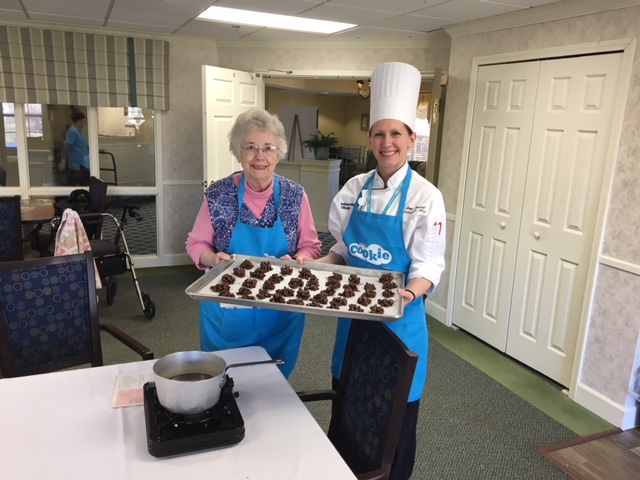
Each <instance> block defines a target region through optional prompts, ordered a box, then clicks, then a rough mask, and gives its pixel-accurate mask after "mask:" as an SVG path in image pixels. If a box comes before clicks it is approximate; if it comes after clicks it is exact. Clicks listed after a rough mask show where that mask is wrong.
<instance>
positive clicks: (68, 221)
mask: <svg viewBox="0 0 640 480" xmlns="http://www.w3.org/2000/svg"><path fill="white" fill-rule="evenodd" d="M88 251H91V244H90V243H89V237H87V232H86V231H85V229H84V225H82V220H80V216H79V215H78V212H76V211H75V210H73V209H71V208H67V209H65V211H64V212H63V213H62V220H60V225H59V226H58V232H57V233H56V245H55V250H54V253H53V255H54V256H56V257H60V256H62V255H73V254H76V253H84V252H88ZM93 269H94V272H95V275H96V288H102V282H101V281H100V274H99V273H98V268H97V266H96V261H95V260H94V261H93Z"/></svg>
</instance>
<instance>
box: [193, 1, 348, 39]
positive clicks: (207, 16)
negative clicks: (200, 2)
mask: <svg viewBox="0 0 640 480" xmlns="http://www.w3.org/2000/svg"><path fill="white" fill-rule="evenodd" d="M198 18H199V19H200V20H212V21H214V22H223V23H233V24H238V23H240V24H242V25H253V26H258V27H269V28H277V29H280V30H295V31H298V32H314V33H336V32H341V31H342V30H346V29H348V28H353V27H357V25H355V24H353V23H340V22H330V21H328V20H314V19H311V18H302V17H291V16H289V15H276V14H273V13H262V12H253V11H251V10H238V9H236V8H225V7H209V8H208V9H206V10H205V11H204V12H202V13H201V14H200V15H198Z"/></svg>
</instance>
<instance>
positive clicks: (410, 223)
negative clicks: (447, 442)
mask: <svg viewBox="0 0 640 480" xmlns="http://www.w3.org/2000/svg"><path fill="white" fill-rule="evenodd" d="M420 82H421V76H420V72H419V71H418V70H417V69H416V68H415V67H413V66H411V65H408V64H405V63H395V62H394V63H384V64H382V65H380V66H379V67H378V68H376V69H375V70H374V71H373V74H372V76H371V96H370V99H371V107H370V108H371V111H370V119H371V128H370V130H369V142H370V144H371V150H372V152H373V155H374V156H375V158H376V160H377V167H376V169H375V170H373V171H370V172H367V173H364V174H360V175H357V176H355V177H353V178H352V179H350V180H349V181H348V182H347V183H346V184H345V185H344V187H343V188H342V189H341V190H340V191H339V192H338V194H337V195H336V197H335V198H334V199H333V202H332V204H331V208H330V211H329V231H330V232H331V234H332V235H333V236H334V238H335V239H336V244H335V245H334V246H333V247H332V248H331V250H330V252H329V254H328V255H327V256H325V257H322V258H321V259H318V260H317V261H318V262H321V263H332V264H340V265H345V264H346V265H349V266H352V267H358V268H372V269H383V270H391V271H397V272H402V273H404V274H405V279H406V284H405V286H404V288H399V289H398V293H399V294H400V296H401V297H402V298H403V300H404V303H405V307H404V315H403V316H402V318H400V319H399V320H397V321H396V322H392V323H387V324H386V325H387V326H388V327H389V329H391V330H392V331H394V332H395V333H396V334H397V335H398V336H399V337H400V338H401V339H402V341H403V342H404V343H405V344H406V345H407V347H408V348H409V349H410V350H412V351H414V352H416V353H417V354H418V355H419V359H418V365H417V368H416V372H415V375H414V378H413V383H412V386H411V392H410V394H409V403H408V405H407V410H406V413H405V418H404V421H403V425H402V430H401V433H400V440H399V444H398V447H397V449H396V454H395V457H394V461H393V465H392V469H391V476H390V478H391V479H392V480H406V479H408V478H409V477H410V476H411V473H412V471H413V466H414V463H415V454H416V427H417V421H418V408H419V404H420V397H421V396H422V392H423V389H424V385H425V382H426V377H427V355H428V344H429V339H428V332H427V320H426V314H425V305H424V298H423V297H424V295H425V294H427V293H431V292H433V291H434V289H435V288H436V285H437V284H438V282H439V280H440V275H441V274H442V272H443V270H444V267H445V261H444V253H445V246H446V235H445V207H444V201H443V198H442V194H441V193H440V191H439V190H438V189H437V188H436V187H435V186H434V185H432V184H431V183H430V182H428V181H427V180H426V179H425V178H424V177H421V176H420V175H418V174H417V173H415V172H413V171H412V169H411V168H410V167H409V165H408V161H407V158H408V155H409V153H410V152H411V149H412V148H413V146H414V143H415V141H416V134H415V133H414V132H413V128H414V122H415V119H416V107H417V105H418V94H419V90H420ZM354 246H355V247H365V248H364V249H363V248H353V247H354ZM367 247H371V248H375V249H376V250H378V249H379V248H382V249H383V250H384V251H386V252H387V253H388V254H389V255H388V260H383V259H382V258H380V256H378V258H379V259H372V258H371V257H370V256H368V255H366V254H365V255H363V254H362V253H361V252H363V250H368V248H367ZM350 324H351V320H349V319H344V318H341V319H340V320H339V321H338V327H337V332H336V340H335V345H334V351H333V359H332V375H333V377H334V379H333V382H334V386H335V385H336V383H337V381H338V379H339V378H340V375H341V371H342V362H343V359H344V356H345V349H346V344H347V337H348V335H349V328H350Z"/></svg>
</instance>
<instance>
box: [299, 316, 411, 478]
mask: <svg viewBox="0 0 640 480" xmlns="http://www.w3.org/2000/svg"><path fill="white" fill-rule="evenodd" d="M417 362H418V355H417V354H416V353H414V352H411V351H410V350H408V349H407V347H406V345H405V344H404V343H403V342H402V340H400V338H398V336H397V335H396V334H395V333H393V332H392V331H391V330H389V328H387V327H386V326H385V325H384V324H383V323H382V322H376V321H370V320H352V322H351V330H350V332H349V340H348V343H347V355H346V357H345V359H344V365H343V370H342V377H341V378H340V380H339V382H338V385H337V388H336V390H324V391H319V392H299V393H298V395H299V397H300V398H301V400H302V401H303V402H308V401H316V400H332V407H331V423H330V426H329V432H328V436H329V439H330V440H331V442H332V443H333V444H334V446H335V447H336V450H338V452H340V455H341V456H342V458H343V459H344V461H345V462H346V463H347V465H349V467H350V468H351V470H352V471H353V473H354V474H355V475H356V476H357V478H358V479H359V480H386V479H388V478H389V474H390V473H391V464H392V463H393V457H394V455H395V450H396V446H397V443H398V438H399V436H400V429H401V426H402V419H403V417H404V412H405V409H406V406H407V400H408V398H409V391H410V390H411V383H412V381H413V374H414V372H415V369H416V364H417Z"/></svg>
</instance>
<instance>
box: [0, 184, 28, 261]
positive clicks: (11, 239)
mask: <svg viewBox="0 0 640 480" xmlns="http://www.w3.org/2000/svg"><path fill="white" fill-rule="evenodd" d="M22 258H23V251H22V218H21V215H20V195H15V196H13V197H0V262H6V261H10V260H22Z"/></svg>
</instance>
